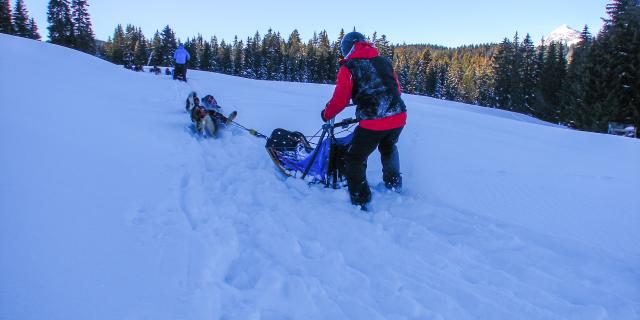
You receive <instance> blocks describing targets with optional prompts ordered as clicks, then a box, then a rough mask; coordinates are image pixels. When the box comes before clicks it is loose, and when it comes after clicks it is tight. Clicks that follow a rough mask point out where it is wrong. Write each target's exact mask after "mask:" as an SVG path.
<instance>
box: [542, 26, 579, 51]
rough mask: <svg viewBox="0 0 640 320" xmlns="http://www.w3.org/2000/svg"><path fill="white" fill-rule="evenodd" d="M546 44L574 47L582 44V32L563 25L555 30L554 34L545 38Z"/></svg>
mask: <svg viewBox="0 0 640 320" xmlns="http://www.w3.org/2000/svg"><path fill="white" fill-rule="evenodd" d="M545 42H546V43H551V42H562V43H566V44H567V45H569V46H573V45H576V44H577V43H578V42H580V31H578V30H575V29H573V28H571V27H569V26H568V25H566V24H563V25H561V26H559V27H558V28H556V29H555V30H553V32H551V34H550V35H549V36H548V37H546V38H545Z"/></svg>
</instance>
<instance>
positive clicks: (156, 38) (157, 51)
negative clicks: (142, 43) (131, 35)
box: [151, 30, 162, 66]
mask: <svg viewBox="0 0 640 320" xmlns="http://www.w3.org/2000/svg"><path fill="white" fill-rule="evenodd" d="M151 65H152V66H162V37H160V31H158V30H156V33H155V34H154V35H153V39H152V40H151Z"/></svg>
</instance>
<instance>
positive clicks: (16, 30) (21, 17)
mask: <svg viewBox="0 0 640 320" xmlns="http://www.w3.org/2000/svg"><path fill="white" fill-rule="evenodd" d="M0 33H5V34H11V35H14V36H18V37H23V38H29V39H34V40H40V33H39V32H38V25H37V24H36V22H35V20H33V18H29V12H28V11H27V7H25V5H24V1H22V0H16V3H15V6H14V7H13V12H12V10H11V3H10V1H9V0H0Z"/></svg>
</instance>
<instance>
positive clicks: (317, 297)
mask: <svg viewBox="0 0 640 320" xmlns="http://www.w3.org/2000/svg"><path fill="white" fill-rule="evenodd" d="M0 47H2V48H3V50H2V52H0V70H3V72H2V74H1V75H0V79H1V80H0V88H2V89H1V90H2V103H1V104H0V150H1V152H2V157H1V158H0V222H1V223H0V255H1V256H2V259H0V319H638V318H639V317H640V245H639V244H640V233H638V232H637V230H638V226H640V215H639V214H638V212H637V208H638V207H640V200H639V199H640V198H638V197H637V189H638V188H637V183H638V181H640V168H639V166H638V163H640V143H639V142H638V140H634V139H628V138H621V137H615V136H608V135H600V134H592V133H584V132H577V131H571V130H567V129H563V128H558V127H556V126H552V125H549V124H546V123H542V122H540V121H537V120H535V119H532V118H529V117H525V116H521V115H517V114H513V113H509V112H504V111H500V110H493V109H487V108H481V107H476V106H468V105H463V104H456V103H451V102H446V101H439V100H434V99H429V98H425V97H417V96H408V95H405V96H404V98H405V100H406V102H407V105H408V106H409V123H408V125H407V127H406V128H405V130H404V132H403V134H402V137H401V141H400V145H399V148H400V152H401V162H402V172H403V174H404V178H405V189H406V192H405V194H403V195H401V196H400V195H395V194H386V193H383V192H380V191H376V192H375V194H374V202H373V207H374V210H373V212H372V213H367V214H364V213H362V212H360V211H359V210H357V209H356V208H354V207H352V206H350V205H349V203H348V197H347V194H346V192H345V191H344V190H337V191H336V190H328V189H322V188H319V187H317V186H311V187H309V186H307V185H306V184H305V183H303V182H301V181H299V180H295V179H283V178H282V177H281V176H279V174H278V173H277V172H276V171H275V169H274V168H273V165H272V163H271V161H270V160H269V158H268V156H267V154H266V153H265V151H264V149H263V144H264V142H263V141H262V140H260V139H257V138H254V137H252V136H249V135H247V134H245V133H244V132H242V131H235V130H231V131H229V132H227V133H226V134H225V136H224V137H223V138H222V139H217V140H200V139H195V138H194V137H193V136H191V135H190V134H189V132H188V130H186V126H187V125H188V122H189V119H188V116H187V114H186V113H185V112H184V110H183V105H184V99H185V98H186V95H187V94H188V92H189V91H190V90H196V91H198V92H199V93H200V94H201V95H204V94H207V93H212V94H214V95H215V96H216V98H217V100H218V101H219V102H220V104H221V105H223V106H224V107H225V108H226V109H227V110H231V109H237V110H238V111H239V116H238V118H237V120H238V121H239V122H240V123H242V124H244V125H246V126H248V127H252V128H255V129H258V130H259V131H261V132H263V133H267V134H268V133H269V132H270V131H271V130H272V129H274V128H277V127H284V128H287V129H291V130H299V131H302V132H306V133H308V134H312V133H313V132H315V131H316V129H317V128H318V127H319V125H320V122H319V121H320V120H319V116H318V113H319V110H320V108H321V107H322V106H323V105H324V102H325V101H326V100H327V99H328V97H329V96H330V94H331V92H332V86H325V85H314V84H295V83H285V82H268V81H254V80H248V79H241V78H235V77H230V76H225V75H220V74H213V73H206V72H195V71H190V73H189V78H190V80H191V81H190V83H189V84H188V85H187V84H183V83H178V82H174V81H172V80H170V78H168V77H165V76H155V75H151V74H148V73H146V74H145V73H134V72H130V71H127V70H124V69H122V68H121V67H118V66H114V65H111V64H109V63H107V62H104V61H101V60H98V59H96V58H94V57H91V56H88V55H85V54H82V53H78V52H76V51H73V50H70V49H66V48H61V47H58V46H54V45H50V44H46V43H40V42H34V41H30V40H25V39H19V38H15V37H11V36H6V35H0ZM24 61H28V62H29V63H28V64H25V63H23V62H24ZM352 112H353V111H352V110H349V112H347V113H352ZM348 115H350V114H348ZM345 116H347V115H345ZM379 171H380V164H379V159H378V158H377V156H374V157H373V158H372V159H370V161H369V171H368V175H369V177H370V182H371V184H373V185H375V184H377V183H379V182H380V180H381V178H380V172H379Z"/></svg>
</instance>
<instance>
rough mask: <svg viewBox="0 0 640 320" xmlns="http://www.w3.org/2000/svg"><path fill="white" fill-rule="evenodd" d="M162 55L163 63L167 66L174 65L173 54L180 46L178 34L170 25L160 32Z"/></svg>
mask: <svg viewBox="0 0 640 320" xmlns="http://www.w3.org/2000/svg"><path fill="white" fill-rule="evenodd" d="M160 39H161V42H160V49H159V51H160V55H161V57H162V65H163V66H165V67H167V66H171V65H173V54H174V52H175V51H176V49H177V48H178V41H177V40H176V35H175V33H174V32H173V30H171V27H169V26H168V25H167V26H165V27H164V29H162V33H161V34H160Z"/></svg>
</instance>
